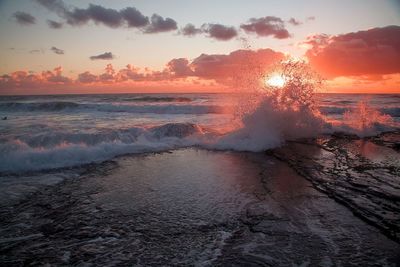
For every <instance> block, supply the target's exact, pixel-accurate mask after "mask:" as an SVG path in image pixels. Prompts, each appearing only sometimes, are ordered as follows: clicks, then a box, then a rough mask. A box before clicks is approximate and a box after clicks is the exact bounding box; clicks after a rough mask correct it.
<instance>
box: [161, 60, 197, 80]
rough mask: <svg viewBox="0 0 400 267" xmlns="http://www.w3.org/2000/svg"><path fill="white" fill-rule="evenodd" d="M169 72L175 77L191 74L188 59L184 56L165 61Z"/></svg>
mask: <svg viewBox="0 0 400 267" xmlns="http://www.w3.org/2000/svg"><path fill="white" fill-rule="evenodd" d="M167 67H168V70H169V72H170V73H171V74H172V75H173V76H175V77H188V76H192V75H193V74H194V72H193V71H192V69H191V68H190V66H189V60H188V59H186V58H175V59H172V60H171V61H169V62H168V63H167Z"/></svg>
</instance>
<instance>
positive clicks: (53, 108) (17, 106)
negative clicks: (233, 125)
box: [0, 101, 224, 114]
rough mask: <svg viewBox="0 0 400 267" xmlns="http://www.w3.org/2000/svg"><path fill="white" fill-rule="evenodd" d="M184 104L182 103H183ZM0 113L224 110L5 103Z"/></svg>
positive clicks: (181, 106)
mask: <svg viewBox="0 0 400 267" xmlns="http://www.w3.org/2000/svg"><path fill="white" fill-rule="evenodd" d="M183 102H184V101H183ZM0 111H17V112H27V111H29V112H59V111H69V112H73V111H76V112H79V111H82V112H88V111H100V112H128V113H156V114H209V113H224V108H223V107H221V106H217V105H184V104H164V105H162V104H156V105H124V104H105V103H99V104H95V103H93V104H83V103H75V102H62V101H56V102H26V103H24V102H5V103H0Z"/></svg>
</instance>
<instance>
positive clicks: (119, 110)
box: [0, 94, 400, 173]
mask: <svg viewBox="0 0 400 267" xmlns="http://www.w3.org/2000/svg"><path fill="white" fill-rule="evenodd" d="M241 97H242V96H241V95H235V94H112V95H109V94H107V95H51V96H1V97H0V117H1V118H2V119H3V120H1V121H0V173H10V172H11V173H15V172H25V171H36V170H47V169H54V168H62V167H72V166H78V165H82V164H87V163H92V162H101V161H104V160H108V159H112V158H113V157H115V156H118V155H122V154H130V153H145V152H154V151H165V150H170V149H174V148H179V147H187V146H205V147H206V148H219V149H233V150H235V149H236V147H235V146H231V147H229V146H215V145H212V144H211V145H210V142H211V143H212V142H213V141H210V140H211V139H216V138H218V136H220V135H221V134H224V133H226V132H229V129H232V128H233V125H234V121H235V119H236V115H235V108H236V105H238V101H239V100H240V98H241ZM316 99H317V107H318V109H319V110H320V112H321V113H322V114H323V115H324V116H325V117H326V120H327V121H335V122H340V121H341V120H342V119H343V114H344V113H345V112H346V111H349V110H352V109H354V108H355V107H356V106H357V104H358V103H359V102H360V101H361V100H364V101H367V102H368V104H369V106H370V107H372V108H374V109H376V110H379V111H380V112H381V113H383V114H387V115H390V116H391V117H392V118H393V121H394V123H395V124H397V125H398V123H399V122H400V95H398V94H379V95H365V94H319V95H318V96H317V97H316ZM279 123H280V122H272V123H271V125H267V126H266V127H268V128H269V129H273V128H274V127H277V125H274V124H279ZM384 130H385V129H384V128H383V129H381V131H384ZM210 133H212V136H211V137H210ZM207 134H208V135H207ZM262 134H265V135H268V132H267V133H264V132H262ZM196 135H197V136H196ZM198 135H207V141H205V140H204V137H202V138H200V139H199V138H198ZM191 136H196V138H188V137H191ZM264 137H265V138H266V139H268V136H264ZM282 142H284V140H278V141H274V142H272V143H271V142H269V143H268V145H267V146H266V145H265V144H261V145H260V147H257V146H258V143H257V144H254V145H252V146H251V148H250V149H249V150H254V151H261V150H263V149H265V148H271V147H274V146H278V145H279V144H281V143H282ZM238 150H246V149H238Z"/></svg>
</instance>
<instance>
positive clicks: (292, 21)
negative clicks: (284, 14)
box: [287, 18, 303, 26]
mask: <svg viewBox="0 0 400 267" xmlns="http://www.w3.org/2000/svg"><path fill="white" fill-rule="evenodd" d="M287 22H288V23H289V24H292V25H293V26H298V25H301V24H303V22H301V21H299V20H297V19H295V18H290V19H289V20H288V21H287Z"/></svg>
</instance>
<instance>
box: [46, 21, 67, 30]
mask: <svg viewBox="0 0 400 267" xmlns="http://www.w3.org/2000/svg"><path fill="white" fill-rule="evenodd" d="M47 24H48V25H49V27H50V28H52V29H61V28H62V27H63V24H62V23H61V22H57V21H54V20H50V19H48V20H47Z"/></svg>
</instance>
